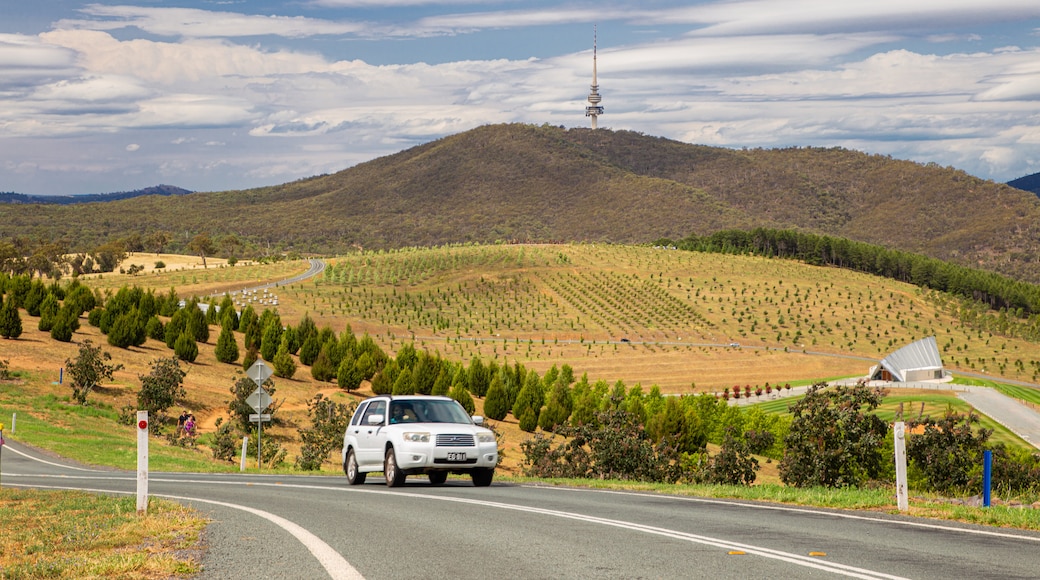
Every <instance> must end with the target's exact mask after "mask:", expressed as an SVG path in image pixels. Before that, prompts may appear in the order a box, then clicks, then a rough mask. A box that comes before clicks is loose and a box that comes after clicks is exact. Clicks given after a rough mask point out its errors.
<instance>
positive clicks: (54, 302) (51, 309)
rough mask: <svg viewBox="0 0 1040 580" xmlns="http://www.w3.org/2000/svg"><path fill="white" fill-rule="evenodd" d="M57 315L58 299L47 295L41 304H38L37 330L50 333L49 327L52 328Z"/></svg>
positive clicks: (52, 295) (49, 294)
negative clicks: (38, 320)
mask: <svg viewBox="0 0 1040 580" xmlns="http://www.w3.org/2000/svg"><path fill="white" fill-rule="evenodd" d="M57 315H58V299H57V298H55V297H54V294H51V293H47V296H45V297H44V298H43V302H41V303H40V324H39V329H40V330H41V331H43V332H50V330H51V327H52V326H54V317H55V316H57Z"/></svg>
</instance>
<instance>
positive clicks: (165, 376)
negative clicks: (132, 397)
mask: <svg viewBox="0 0 1040 580" xmlns="http://www.w3.org/2000/svg"><path fill="white" fill-rule="evenodd" d="M151 366H152V371H151V373H149V374H147V375H138V376H137V378H138V379H139V380H140V381H141V390H140V391H138V392H137V406H138V409H142V410H146V411H148V414H149V415H153V416H155V417H156V421H157V422H161V421H162V418H163V416H165V414H166V410H167V409H169V408H170V407H172V406H173V404H174V403H175V402H176V401H177V399H178V398H184V397H185V396H186V395H187V394H188V393H187V391H185V390H184V376H185V375H186V374H187V372H185V371H184V370H183V369H181V365H180V363H179V362H178V360H177V358H176V357H169V358H157V359H155V360H153V361H152V362H151Z"/></svg>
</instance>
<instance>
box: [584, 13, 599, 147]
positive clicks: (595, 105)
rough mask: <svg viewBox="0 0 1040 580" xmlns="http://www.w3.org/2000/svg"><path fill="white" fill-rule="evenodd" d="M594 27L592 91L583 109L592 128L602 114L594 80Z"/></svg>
mask: <svg viewBox="0 0 1040 580" xmlns="http://www.w3.org/2000/svg"><path fill="white" fill-rule="evenodd" d="M596 36H597V34H596V27H595V26H593V27H592V91H591V92H590V93H589V104H588V106H587V107H585V116H586V117H591V118H592V128H593V129H595V128H596V119H597V118H598V117H599V116H600V115H602V114H603V107H601V106H600V104H599V102H600V101H602V100H603V97H601V96H600V94H599V82H598V81H597V80H596Z"/></svg>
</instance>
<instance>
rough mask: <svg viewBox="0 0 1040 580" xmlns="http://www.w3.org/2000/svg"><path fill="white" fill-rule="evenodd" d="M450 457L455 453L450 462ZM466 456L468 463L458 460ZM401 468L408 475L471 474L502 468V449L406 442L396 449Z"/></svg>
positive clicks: (492, 446) (398, 463)
mask: <svg viewBox="0 0 1040 580" xmlns="http://www.w3.org/2000/svg"><path fill="white" fill-rule="evenodd" d="M449 454H454V455H452V456H451V459H449ZM460 454H464V455H465V459H464V460H460V459H459V458H458V457H459V455H460ZM394 456H395V457H396V458H397V467H398V468H399V469H400V470H402V471H404V472H405V473H408V474H412V473H425V472H428V471H455V472H458V471H468V470H471V469H478V468H479V469H487V468H493V467H495V466H496V465H498V448H497V446H496V445H494V444H488V445H477V446H474V447H435V446H433V445H430V444H426V445H417V444H412V443H404V444H401V445H399V446H395V449H394Z"/></svg>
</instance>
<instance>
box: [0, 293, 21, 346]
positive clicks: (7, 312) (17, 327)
mask: <svg viewBox="0 0 1040 580" xmlns="http://www.w3.org/2000/svg"><path fill="white" fill-rule="evenodd" d="M21 335H22V317H21V316H19V315H18V308H17V307H16V306H15V305H14V300H12V299H11V298H8V299H7V300H5V301H4V305H3V307H2V308H0V336H2V337H4V338H18V337H19V336H21Z"/></svg>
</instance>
